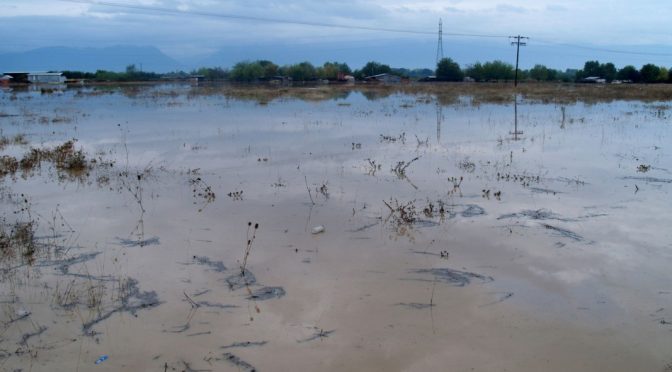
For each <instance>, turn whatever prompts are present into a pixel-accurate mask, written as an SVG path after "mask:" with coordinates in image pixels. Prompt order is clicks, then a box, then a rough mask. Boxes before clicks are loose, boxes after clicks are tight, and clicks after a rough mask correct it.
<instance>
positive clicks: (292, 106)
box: [0, 85, 672, 372]
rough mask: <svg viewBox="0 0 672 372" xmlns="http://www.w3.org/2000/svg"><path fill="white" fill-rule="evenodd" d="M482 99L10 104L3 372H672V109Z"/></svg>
mask: <svg viewBox="0 0 672 372" xmlns="http://www.w3.org/2000/svg"><path fill="white" fill-rule="evenodd" d="M446 89H448V88H446ZM460 89H461V88H460V86H459V85H458V86H457V88H454V87H453V88H450V89H449V91H448V90H447V91H445V92H443V91H441V89H439V88H431V89H427V91H423V90H422V89H415V90H405V91H401V90H395V89H361V88H324V87H318V88H294V89H269V90H259V89H255V88H247V89H246V88H238V89H228V88H227V89H224V88H221V89H220V88H217V87H195V86H189V85H157V86H135V85H129V86H121V87H79V88H71V89H66V90H63V91H58V90H56V91H42V92H29V91H25V92H24V91H9V90H8V91H4V92H2V93H0V129H1V130H2V132H1V135H2V140H1V141H0V156H1V159H0V177H1V180H0V204H1V206H2V207H1V210H2V215H1V216H0V218H1V220H0V224H1V226H0V278H1V281H0V369H2V370H7V371H15V370H22V371H55V370H62V371H76V370H79V371H97V370H100V371H117V370H129V371H130V370H133V371H318V370H319V371H357V370H370V371H400V370H403V371H432V370H434V371H448V370H449V371H506V370H508V371H542V370H544V371H598V370H599V371H668V372H669V371H672V274H671V272H672V270H671V267H672V266H671V265H670V264H671V263H672V229H671V228H670V226H671V225H672V213H671V209H670V208H671V207H672V197H671V195H670V192H671V191H672V147H671V146H672V102H670V101H665V100H661V99H660V98H659V97H658V96H657V97H655V99H641V100H640V99H632V98H629V97H621V98H619V97H616V99H611V98H603V97H602V98H595V99H591V98H590V96H581V95H579V96H576V95H574V94H570V93H571V92H569V90H570V89H571V88H563V89H567V90H568V92H569V93H568V94H567V96H565V97H563V98H562V99H556V98H554V96H550V97H543V96H535V95H534V94H531V93H529V94H522V93H521V94H519V95H515V94H512V93H511V90H507V91H506V92H505V93H502V92H500V91H497V90H496V89H494V90H493V91H494V92H472V91H470V90H469V89H467V88H465V91H464V92H461V91H460ZM638 89H641V88H638ZM507 92H508V93H507ZM595 92H597V93H599V92H598V90H595ZM668 97H669V95H668Z"/></svg>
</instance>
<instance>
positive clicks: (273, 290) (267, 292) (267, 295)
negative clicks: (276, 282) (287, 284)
mask: <svg viewBox="0 0 672 372" xmlns="http://www.w3.org/2000/svg"><path fill="white" fill-rule="evenodd" d="M285 294H286V292H285V289H284V288H282V287H263V288H259V289H257V290H255V291H254V292H252V294H251V295H250V296H249V297H247V299H248V300H257V301H265V300H270V299H273V298H280V297H282V296H284V295H285Z"/></svg>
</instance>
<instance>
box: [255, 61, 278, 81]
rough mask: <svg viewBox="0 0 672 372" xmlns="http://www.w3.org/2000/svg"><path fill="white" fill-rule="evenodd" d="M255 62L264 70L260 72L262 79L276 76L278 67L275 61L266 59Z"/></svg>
mask: <svg viewBox="0 0 672 372" xmlns="http://www.w3.org/2000/svg"><path fill="white" fill-rule="evenodd" d="M257 63H258V64H259V66H261V67H262V68H263V70H264V72H263V73H262V78H263V79H270V78H272V77H274V76H278V71H279V70H280V68H279V67H278V65H276V64H275V63H273V62H271V61H267V60H260V61H257Z"/></svg>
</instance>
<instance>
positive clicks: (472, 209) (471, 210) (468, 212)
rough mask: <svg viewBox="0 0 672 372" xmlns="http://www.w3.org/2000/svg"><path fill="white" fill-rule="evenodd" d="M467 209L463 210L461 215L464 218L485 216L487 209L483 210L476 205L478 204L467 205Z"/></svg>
mask: <svg viewBox="0 0 672 372" xmlns="http://www.w3.org/2000/svg"><path fill="white" fill-rule="evenodd" d="M466 207H467V209H465V210H463V211H462V212H461V213H460V215H461V216H462V217H466V218H469V217H476V216H483V215H485V214H486V213H485V209H483V208H482V207H481V206H479V205H476V204H467V205H466Z"/></svg>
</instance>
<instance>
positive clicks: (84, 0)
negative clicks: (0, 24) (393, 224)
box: [59, 0, 672, 57]
mask: <svg viewBox="0 0 672 372" xmlns="http://www.w3.org/2000/svg"><path fill="white" fill-rule="evenodd" d="M59 1H61V2H66V3H75V4H86V5H99V6H106V7H111V8H121V9H133V10H141V11H146V12H150V13H151V12H154V13H163V14H172V15H189V16H202V17H211V18H224V19H233V20H239V21H248V22H267V23H279V24H293V25H302V26H311V27H324V28H337V29H346V30H363V31H378V32H391V33H405V34H414V35H436V33H435V32H433V31H422V30H411V29H401V28H385V27H370V26H360V25H344V24H337V23H327V22H309V21H297V20H291V19H281V18H271V17H256V16H245V15H239V14H228V13H214V12H206V11H195V10H179V9H173V8H165V7H152V6H142V5H133V4H126V3H119V2H113V1H95V0H59ZM442 34H443V35H445V36H449V37H473V38H507V37H508V36H506V35H497V34H476V33H462V32H442ZM535 41H536V42H539V43H542V44H548V45H557V46H564V47H568V48H576V49H584V50H593V51H599V52H605V53H614V54H629V55H640V56H656V57H672V53H652V52H637V51H629V50H619V49H610V48H600V47H592V46H587V45H580V44H572V43H564V42H554V41H549V40H543V39H537V38H535Z"/></svg>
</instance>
